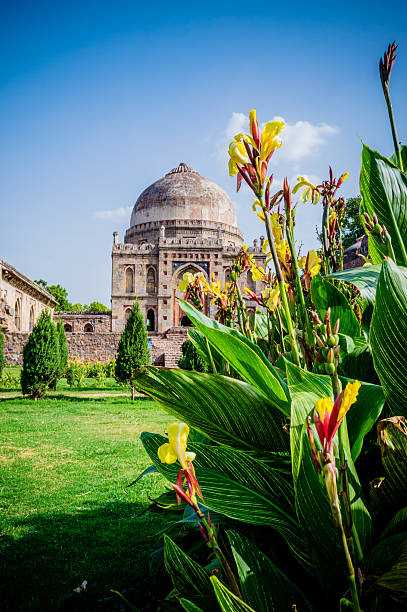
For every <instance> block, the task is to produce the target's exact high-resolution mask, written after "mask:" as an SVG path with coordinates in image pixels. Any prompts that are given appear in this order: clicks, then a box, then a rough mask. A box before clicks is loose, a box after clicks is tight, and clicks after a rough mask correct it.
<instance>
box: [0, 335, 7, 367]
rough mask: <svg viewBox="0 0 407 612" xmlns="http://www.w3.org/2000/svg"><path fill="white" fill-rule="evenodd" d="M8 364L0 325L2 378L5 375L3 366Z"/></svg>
mask: <svg viewBox="0 0 407 612" xmlns="http://www.w3.org/2000/svg"><path fill="white" fill-rule="evenodd" d="M5 365H6V358H5V357H4V335H3V332H2V331H1V325H0V378H1V377H2V376H3V368H4V366H5Z"/></svg>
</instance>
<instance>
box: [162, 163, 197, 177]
mask: <svg viewBox="0 0 407 612" xmlns="http://www.w3.org/2000/svg"><path fill="white" fill-rule="evenodd" d="M179 172H192V173H193V174H198V173H197V171H196V170H194V169H193V168H191V166H188V165H187V164H186V163H185V162H180V163H179V164H178V166H177V167H176V168H173V169H172V170H170V172H168V174H167V176H168V175H169V174H178V173H179Z"/></svg>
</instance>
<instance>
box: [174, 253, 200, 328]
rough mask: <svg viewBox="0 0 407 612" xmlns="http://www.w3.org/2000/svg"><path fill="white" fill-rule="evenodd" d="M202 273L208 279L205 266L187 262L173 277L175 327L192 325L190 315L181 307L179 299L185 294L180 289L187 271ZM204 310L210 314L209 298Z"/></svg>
mask: <svg viewBox="0 0 407 612" xmlns="http://www.w3.org/2000/svg"><path fill="white" fill-rule="evenodd" d="M199 272H200V273H202V274H203V276H204V277H205V279H206V280H207V279H208V275H207V273H206V272H205V270H204V269H203V268H201V267H200V266H199V265H198V264H190V263H188V264H185V265H184V266H182V267H180V268H178V270H177V271H176V273H175V274H174V276H173V277H172V283H171V286H172V295H173V325H174V326H175V327H179V326H181V327H190V326H191V322H190V321H189V319H188V317H187V316H186V315H185V313H184V311H183V310H182V309H181V307H180V305H179V303H178V300H179V299H183V298H184V294H183V293H182V292H181V291H180V290H179V289H178V287H179V285H180V283H181V281H182V279H183V277H184V274H185V273H189V274H198V273H199ZM203 312H204V313H205V314H208V300H205V304H204V308H203Z"/></svg>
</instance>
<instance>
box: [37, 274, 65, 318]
mask: <svg viewBox="0 0 407 612" xmlns="http://www.w3.org/2000/svg"><path fill="white" fill-rule="evenodd" d="M34 282H35V283H37V285H39V286H40V287H42V289H45V290H46V291H48V293H51V295H53V296H54V298H55V299H56V301H57V305H56V307H55V310H71V307H72V304H71V303H70V302H69V301H68V292H67V290H66V289H65V287H62V286H61V285H59V284H58V285H48V284H47V282H46V281H44V280H43V279H42V278H41V279H40V280H36V281H34Z"/></svg>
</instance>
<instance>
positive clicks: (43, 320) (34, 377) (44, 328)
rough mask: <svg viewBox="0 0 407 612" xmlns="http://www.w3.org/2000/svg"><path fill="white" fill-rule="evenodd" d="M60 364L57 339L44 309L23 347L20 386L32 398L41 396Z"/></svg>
mask: <svg viewBox="0 0 407 612" xmlns="http://www.w3.org/2000/svg"><path fill="white" fill-rule="evenodd" d="M59 366H60V354H59V339H58V332H57V328H56V325H55V324H54V323H53V322H52V318H51V313H50V312H49V311H46V310H44V311H43V312H42V313H41V315H40V317H39V318H38V321H37V323H36V324H35V325H34V327H33V330H32V332H31V334H30V336H29V338H28V340H27V343H26V345H25V346H24V349H23V369H22V371H21V388H22V390H23V394H24V395H30V397H31V398H32V399H38V398H40V397H42V396H43V395H44V393H45V391H46V389H47V387H48V385H49V384H50V383H51V382H52V380H53V379H54V377H55V374H56V372H57V371H58V368H59Z"/></svg>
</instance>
